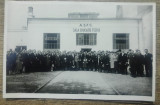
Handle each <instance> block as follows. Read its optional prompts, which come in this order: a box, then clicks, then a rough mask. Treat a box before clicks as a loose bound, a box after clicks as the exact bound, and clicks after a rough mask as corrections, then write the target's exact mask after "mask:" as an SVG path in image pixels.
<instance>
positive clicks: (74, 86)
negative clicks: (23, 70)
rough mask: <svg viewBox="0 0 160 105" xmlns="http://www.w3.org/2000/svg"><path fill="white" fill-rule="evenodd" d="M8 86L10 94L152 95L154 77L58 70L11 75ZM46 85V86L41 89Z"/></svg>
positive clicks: (8, 78) (8, 77)
mask: <svg viewBox="0 0 160 105" xmlns="http://www.w3.org/2000/svg"><path fill="white" fill-rule="evenodd" d="M48 81H49V82H48ZM47 82H48V83H47ZM46 83H47V84H46ZM44 84H45V85H44ZM6 85H7V88H6V89H7V93H33V92H38V93H59V94H61V93H63V94H103V95H139V96H151V95H152V78H150V77H136V78H133V77H131V76H130V75H122V74H113V73H100V72H94V71H54V72H35V73H28V74H17V75H10V76H7V82H6ZM43 85H44V87H43V88H40V87H42V86H43Z"/></svg>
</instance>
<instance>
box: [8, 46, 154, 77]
mask: <svg viewBox="0 0 160 105" xmlns="http://www.w3.org/2000/svg"><path fill="white" fill-rule="evenodd" d="M6 64H7V66H6V70H7V74H16V73H23V72H36V71H37V72H39V71H44V72H45V71H55V70H75V71H76V70H87V71H98V72H106V73H108V72H109V73H120V74H128V73H130V74H131V76H133V77H136V76H149V77H151V76H152V54H150V53H148V50H147V49H145V54H144V55H142V54H141V52H140V50H136V51H135V52H134V51H133V50H128V51H127V52H125V51H121V50H118V51H116V52H110V51H89V52H87V51H80V52H76V51H68V52H66V51H63V52H61V51H57V50H56V51H47V52H45V51H36V50H23V51H20V52H16V51H8V52H7V63H6Z"/></svg>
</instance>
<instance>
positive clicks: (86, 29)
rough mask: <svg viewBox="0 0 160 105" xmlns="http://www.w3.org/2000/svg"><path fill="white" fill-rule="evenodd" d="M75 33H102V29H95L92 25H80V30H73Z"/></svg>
mask: <svg viewBox="0 0 160 105" xmlns="http://www.w3.org/2000/svg"><path fill="white" fill-rule="evenodd" d="M73 32H100V28H96V27H93V26H92V24H79V26H78V28H73Z"/></svg>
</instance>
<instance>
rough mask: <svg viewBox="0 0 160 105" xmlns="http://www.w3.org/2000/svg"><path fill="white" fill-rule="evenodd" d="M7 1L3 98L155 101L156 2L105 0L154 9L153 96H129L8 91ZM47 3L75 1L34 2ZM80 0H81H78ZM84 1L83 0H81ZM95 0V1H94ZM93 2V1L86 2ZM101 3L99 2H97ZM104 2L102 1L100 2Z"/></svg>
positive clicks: (6, 7)
mask: <svg viewBox="0 0 160 105" xmlns="http://www.w3.org/2000/svg"><path fill="white" fill-rule="evenodd" d="M8 2H10V1H8V0H7V1H5V11H4V12H5V17H4V43H3V44H4V45H3V47H4V48H3V98H54V99H87V100H123V101H155V89H156V86H155V85H156V83H155V80H156V3H154V2H141V3H137V2H104V3H109V4H116V5H117V4H119V5H152V6H153V11H152V16H153V19H152V21H153V25H152V28H153V33H152V34H153V74H152V96H129V95H93V94H92V95H88V94H51V93H50V94H49V93H45V94H44V93H6V52H7V48H6V45H7V28H8V26H7V22H8V21H7V20H8V17H7V9H8V6H7V3H8ZM12 2H23V3H25V2H32V1H12ZM35 2H36V3H46V2H55V3H56V2H62V3H66V2H67V3H68V2H70V3H72V2H75V1H34V3H35ZM78 2H79V1H78ZM81 2H83V1H81ZM93 2H94V1H93ZM85 3H92V2H85ZM96 3H99V2H96ZM100 3H102V2H100Z"/></svg>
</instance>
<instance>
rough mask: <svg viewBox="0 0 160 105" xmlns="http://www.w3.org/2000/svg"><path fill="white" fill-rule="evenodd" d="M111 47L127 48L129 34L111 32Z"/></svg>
mask: <svg viewBox="0 0 160 105" xmlns="http://www.w3.org/2000/svg"><path fill="white" fill-rule="evenodd" d="M113 49H129V34H119V33H116V34H113Z"/></svg>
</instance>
